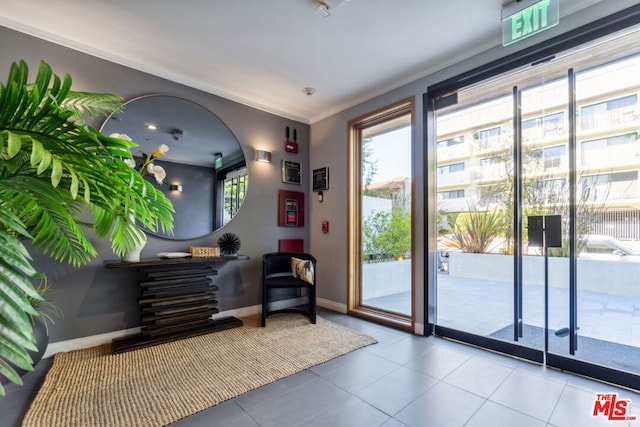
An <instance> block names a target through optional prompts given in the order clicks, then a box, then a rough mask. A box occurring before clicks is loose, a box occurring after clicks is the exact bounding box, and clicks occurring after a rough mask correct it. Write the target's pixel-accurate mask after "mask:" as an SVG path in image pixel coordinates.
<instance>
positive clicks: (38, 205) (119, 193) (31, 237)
mask: <svg viewBox="0 0 640 427" xmlns="http://www.w3.org/2000/svg"><path fill="white" fill-rule="evenodd" d="M122 107H123V102H122V99H121V98H120V97H119V96H116V95H111V94H98V93H87V92H77V91H73V90H71V77H70V76H69V75H65V76H64V77H62V78H61V77H59V76H58V75H56V74H55V73H53V70H52V69H51V67H50V66H49V65H48V64H46V63H45V62H41V63H40V65H39V68H38V72H37V75H36V76H35V80H34V81H33V82H29V69H28V66H27V64H26V63H25V62H24V61H20V62H19V63H13V64H12V65H11V68H10V71H9V76H8V78H7V81H6V83H4V84H0V377H4V378H6V379H8V380H9V381H12V382H14V383H16V384H21V380H20V377H19V376H18V375H17V374H16V372H15V369H14V366H15V367H18V368H20V369H26V370H31V369H33V368H32V360H31V357H30V355H29V353H28V351H29V350H32V351H33V350H35V345H34V336H33V327H32V323H31V321H30V318H31V317H32V316H38V315H39V314H38V312H37V310H36V309H35V308H34V305H36V304H34V302H35V303H37V302H38V301H43V297H42V296H41V295H40V294H39V293H38V290H37V289H36V287H34V285H33V283H32V281H34V280H38V279H40V278H41V277H42V275H41V274H40V273H38V272H37V271H36V269H35V268H34V267H33V265H32V263H31V257H30V254H29V252H28V250H27V248H26V246H25V244H24V242H25V241H30V242H31V246H32V247H33V248H34V249H35V250H39V251H42V252H43V253H44V254H47V255H49V256H50V257H51V258H52V259H53V260H54V261H56V262H67V263H70V264H72V265H74V266H79V265H82V264H85V263H87V262H89V261H90V260H91V258H92V257H95V256H96V255H97V252H96V249H95V248H94V246H93V245H92V244H91V242H90V240H89V237H88V236H87V233H89V232H91V233H95V235H97V236H98V237H100V238H107V237H108V239H109V241H110V243H111V247H112V249H113V251H114V252H115V253H116V254H117V255H119V256H122V255H123V254H124V253H126V252H127V251H129V250H130V249H132V248H134V247H135V246H137V245H138V244H139V243H140V242H141V241H142V239H144V233H143V232H142V231H141V230H140V228H139V227H138V225H137V224H136V222H138V223H140V224H142V225H143V226H144V227H145V228H147V229H149V230H157V229H161V230H163V231H165V232H170V231H171V230H172V228H173V207H172V205H171V202H170V201H169V200H168V199H167V198H166V197H165V196H164V195H163V194H162V192H161V191H159V190H158V189H156V188H155V187H154V186H153V184H151V182H149V181H147V180H145V179H144V178H143V177H142V176H141V175H140V174H139V173H138V172H137V171H136V170H135V169H133V168H131V167H130V166H129V165H128V164H127V163H126V161H125V160H126V159H131V148H132V147H135V146H136V144H135V143H134V142H132V141H129V140H127V139H124V138H119V137H113V136H105V135H103V134H101V133H100V132H99V131H98V130H96V129H95V128H93V127H91V126H89V125H87V124H86V121H85V120H86V119H87V118H90V117H96V116H98V115H108V114H110V113H112V112H114V111H118V110H120V109H121V108H122ZM86 218H90V219H89V220H86ZM3 394H4V388H3V387H2V386H1V385H0V395H3Z"/></svg>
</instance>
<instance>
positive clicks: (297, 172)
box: [282, 160, 302, 184]
mask: <svg viewBox="0 0 640 427" xmlns="http://www.w3.org/2000/svg"><path fill="white" fill-rule="evenodd" d="M282 182H286V183H289V184H300V183H301V182H302V165H301V164H300V163H298V162H293V161H291V160H282Z"/></svg>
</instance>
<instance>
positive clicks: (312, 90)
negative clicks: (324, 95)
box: [302, 87, 316, 96]
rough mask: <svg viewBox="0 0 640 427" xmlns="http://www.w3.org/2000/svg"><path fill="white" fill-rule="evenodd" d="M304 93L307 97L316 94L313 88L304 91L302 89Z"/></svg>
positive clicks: (306, 88)
mask: <svg viewBox="0 0 640 427" xmlns="http://www.w3.org/2000/svg"><path fill="white" fill-rule="evenodd" d="M302 92H304V93H305V94H306V95H307V96H311V95H313V94H314V93H315V92H316V90H315V88H312V87H305V88H304V89H302Z"/></svg>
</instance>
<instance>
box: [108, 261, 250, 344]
mask: <svg viewBox="0 0 640 427" xmlns="http://www.w3.org/2000/svg"><path fill="white" fill-rule="evenodd" d="M248 259H249V257H248V256H245V255H238V256H221V257H214V258H171V259H158V258H154V259H144V260H140V261H137V262H122V261H108V262H106V263H105V266H106V267H107V268H136V269H137V270H138V272H139V273H140V278H139V281H138V286H139V287H140V297H139V299H138V303H139V304H140V311H141V321H142V330H141V332H140V333H139V334H136V335H132V336H129V337H124V338H117V339H114V340H113V342H112V349H113V352H114V353H123V352H125V351H131V350H136V349H139V348H144V347H150V346H153V345H157V344H161V343H165V342H170V341H175V340H176V339H181V338H187V337H193V336H196V335H202V334H206V333H209V332H215V331H221V330H224V329H229V328H235V327H238V326H242V321H241V320H240V319H238V318H235V317H225V318H220V319H215V320H214V319H212V318H211V316H212V315H213V314H216V313H218V312H219V310H218V307H217V306H218V302H217V301H216V299H215V298H216V291H217V290H218V286H217V285H215V284H214V283H213V281H212V279H211V276H215V275H217V274H218V272H217V270H215V269H213V268H212V264H215V263H220V262H228V261H236V260H248Z"/></svg>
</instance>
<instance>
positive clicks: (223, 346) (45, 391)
mask: <svg viewBox="0 0 640 427" xmlns="http://www.w3.org/2000/svg"><path fill="white" fill-rule="evenodd" d="M242 320H243V323H244V325H243V326H242V327H240V328H234V329H228V330H225V331H220V332H214V333H211V334H207V335H201V336H198V337H194V338H187V339H183V340H178V341H175V342H172V343H168V344H162V345H158V346H155V347H150V348H146V349H142V350H136V351H131V352H127V353H121V354H115V355H114V354H111V345H110V344H106V345H103V346H99V347H94V348H90V349H86V350H78V351H73V352H69V353H58V354H56V355H55V356H54V361H53V364H52V366H51V369H50V370H49V372H48V373H47V376H46V378H45V381H44V384H43V385H42V387H41V388H40V390H39V392H38V394H37V396H36V398H35V399H34V401H33V402H32V404H31V407H30V408H29V411H28V412H27V414H26V416H25V418H24V421H23V426H39V427H40V426H83V427H88V426H126V427H133V426H163V425H166V424H169V423H171V422H174V421H177V420H179V419H181V418H184V417H187V416H189V415H191V414H194V413H196V412H199V411H202V410H204V409H206V408H209V407H211V406H214V405H216V404H218V403H220V402H223V401H225V400H227V399H231V398H233V397H236V396H238V395H240V394H242V393H245V392H247V391H249V390H252V389H255V388H257V387H260V386H263V385H265V384H268V383H271V382H273V381H276V380H278V379H281V378H284V377H287V376H289V375H293V374H295V373H296V372H300V371H302V370H304V369H307V368H310V367H312V366H314V365H317V364H319V363H322V362H326V361H328V360H331V359H333V358H335V357H337V356H340V355H343V354H346V353H348V352H350V351H353V350H355V349H358V348H360V347H364V346H367V345H370V344H373V343H375V342H376V341H375V340H374V339H373V338H371V337H369V336H366V335H362V334H360V333H357V332H355V331H352V330H350V329H348V328H345V327H343V326H341V325H337V324H335V323H333V322H330V321H328V320H325V319H322V318H320V317H318V319H317V324H316V325H312V324H310V323H309V319H308V318H307V317H305V316H301V315H295V314H278V315H273V316H270V317H269V318H268V319H267V327H266V328H262V327H260V318H259V316H251V317H247V318H243V319H242Z"/></svg>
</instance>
